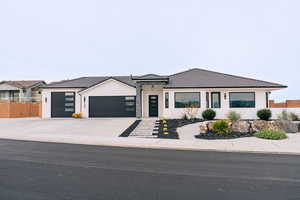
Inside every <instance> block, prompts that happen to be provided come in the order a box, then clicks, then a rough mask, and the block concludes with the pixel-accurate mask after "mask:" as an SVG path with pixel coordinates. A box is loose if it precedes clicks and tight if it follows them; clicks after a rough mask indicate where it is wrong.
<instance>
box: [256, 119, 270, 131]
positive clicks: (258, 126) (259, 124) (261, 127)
mask: <svg viewBox="0 0 300 200" xmlns="http://www.w3.org/2000/svg"><path fill="white" fill-rule="evenodd" d="M267 128H268V121H264V120H255V121H253V122H252V130H253V132H257V131H261V130H264V129H267Z"/></svg>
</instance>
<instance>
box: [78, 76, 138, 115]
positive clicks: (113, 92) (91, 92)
mask: <svg viewBox="0 0 300 200" xmlns="http://www.w3.org/2000/svg"><path fill="white" fill-rule="evenodd" d="M80 94H81V96H82V102H83V103H82V115H83V117H88V116H89V97H90V96H136V89H135V88H134V87H131V86H129V85H127V84H124V83H122V82H120V81H117V80H114V79H109V80H107V81H104V82H103V83H101V84H98V85H95V86H94V87H91V88H89V89H87V90H86V91H83V92H81V93H80Z"/></svg>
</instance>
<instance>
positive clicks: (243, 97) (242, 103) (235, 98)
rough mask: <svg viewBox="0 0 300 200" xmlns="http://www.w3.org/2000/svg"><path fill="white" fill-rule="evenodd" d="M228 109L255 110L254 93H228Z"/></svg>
mask: <svg viewBox="0 0 300 200" xmlns="http://www.w3.org/2000/svg"><path fill="white" fill-rule="evenodd" d="M229 99H230V108H255V93H254V92H230V93H229Z"/></svg>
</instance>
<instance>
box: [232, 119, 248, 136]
mask: <svg viewBox="0 0 300 200" xmlns="http://www.w3.org/2000/svg"><path fill="white" fill-rule="evenodd" d="M231 128H232V131H233V132H237V133H249V132H250V123H249V122H247V121H236V122H233V123H232V125H231Z"/></svg>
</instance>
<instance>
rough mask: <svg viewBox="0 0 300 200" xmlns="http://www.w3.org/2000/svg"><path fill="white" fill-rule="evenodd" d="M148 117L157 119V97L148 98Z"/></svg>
mask: <svg viewBox="0 0 300 200" xmlns="http://www.w3.org/2000/svg"><path fill="white" fill-rule="evenodd" d="M149 117H158V95H150V96H149Z"/></svg>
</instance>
